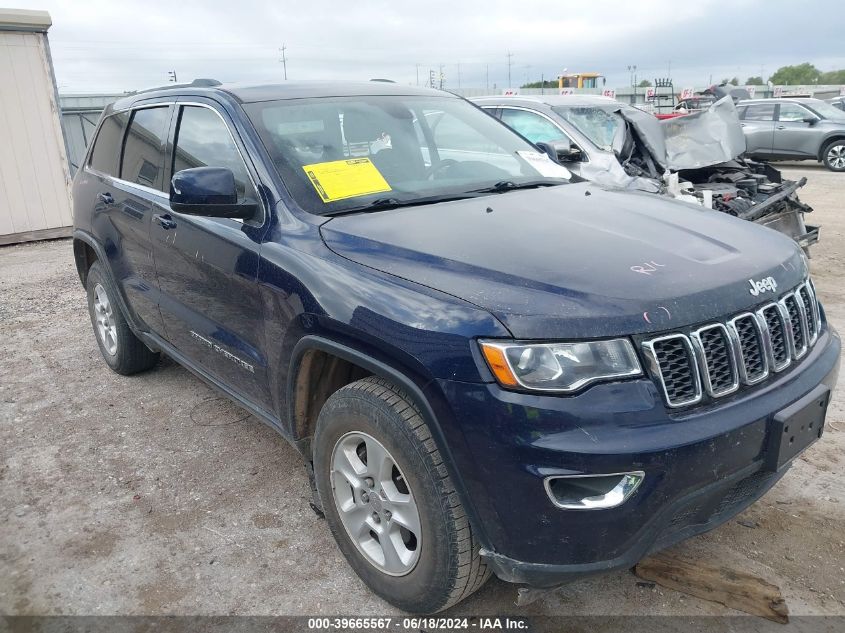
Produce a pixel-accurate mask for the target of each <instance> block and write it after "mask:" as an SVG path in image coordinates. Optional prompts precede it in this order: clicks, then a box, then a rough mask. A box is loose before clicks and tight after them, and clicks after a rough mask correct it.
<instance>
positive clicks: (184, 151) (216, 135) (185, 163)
mask: <svg viewBox="0 0 845 633" xmlns="http://www.w3.org/2000/svg"><path fill="white" fill-rule="evenodd" d="M193 167H226V168H228V169H231V170H232V173H233V174H234V175H235V186H236V187H237V189H238V200H243V199H245V198H250V199H252V200H255V199H257V195H256V193H255V190H254V189H253V187H252V182H250V179H249V173H248V172H247V170H246V165H245V164H244V161H243V159H242V158H241V155H240V154H239V153H238V148H237V146H236V145H235V142H234V141H233V140H232V135H231V134H230V133H229V128H228V127H227V126H226V124H225V123H224V122H223V119H221V118H220V117H219V116H218V115H217V113H216V112H215V111H213V110H211V109H209V108H203V107H200V106H182V112H181V114H180V116H179V127H178V128H177V130H176V146H175V148H174V150H173V173H174V174H175V173H176V172H177V171H182V170H183V169H191V168H193Z"/></svg>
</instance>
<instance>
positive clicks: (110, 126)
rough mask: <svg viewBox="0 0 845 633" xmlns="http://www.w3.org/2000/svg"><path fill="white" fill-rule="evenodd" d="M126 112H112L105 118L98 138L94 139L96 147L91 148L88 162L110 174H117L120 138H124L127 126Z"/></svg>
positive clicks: (94, 167) (93, 167) (92, 166)
mask: <svg viewBox="0 0 845 633" xmlns="http://www.w3.org/2000/svg"><path fill="white" fill-rule="evenodd" d="M126 118H127V116H126V113H124V112H120V113H118V114H112V115H111V116H108V117H106V118H105V119H104V120H103V124H102V125H101V126H100V131H99V133H98V134H97V138H96V139H95V140H94V149H93V150H91V159H90V160H89V162H88V164H89V165H90V166H91V168H92V169H96V170H97V171H100V172H102V173H104V174H108V175H109V176H116V175H117V173H118V171H117V160H118V158H119V156H120V140H121V138H123V128H124V127H125V126H126Z"/></svg>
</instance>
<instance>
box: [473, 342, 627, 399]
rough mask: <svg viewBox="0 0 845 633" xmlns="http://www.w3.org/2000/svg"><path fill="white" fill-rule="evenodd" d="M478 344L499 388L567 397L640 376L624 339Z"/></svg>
mask: <svg viewBox="0 0 845 633" xmlns="http://www.w3.org/2000/svg"><path fill="white" fill-rule="evenodd" d="M480 344H481V351H482V353H483V354H484V358H485V360H486V361H487V364H488V365H489V366H490V369H491V370H492V372H493V375H494V376H496V380H497V381H498V382H499V384H500V385H502V386H503V387H510V388H519V387H522V388H524V389H530V390H535V391H557V392H562V393H569V392H572V391H576V390H577V389H580V388H581V387H583V386H585V385H588V384H589V383H591V382H596V381H599V380H611V379H614V378H625V377H628V376H637V375H639V374H641V373H642V370H641V369H640V363H639V361H637V356H636V354H635V353H634V349H633V347H632V346H631V343H630V341H628V339H624V338H617V339H613V340H610V341H586V342H580V343H520V342H514V341H480Z"/></svg>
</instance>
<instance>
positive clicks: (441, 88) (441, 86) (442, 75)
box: [440, 64, 445, 90]
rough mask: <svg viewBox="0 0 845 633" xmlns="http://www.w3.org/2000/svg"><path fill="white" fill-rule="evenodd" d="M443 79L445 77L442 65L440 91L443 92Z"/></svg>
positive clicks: (441, 65)
mask: <svg viewBox="0 0 845 633" xmlns="http://www.w3.org/2000/svg"><path fill="white" fill-rule="evenodd" d="M443 77H445V75H444V74H443V64H440V90H443Z"/></svg>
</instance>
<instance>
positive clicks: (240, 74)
mask: <svg viewBox="0 0 845 633" xmlns="http://www.w3.org/2000/svg"><path fill="white" fill-rule="evenodd" d="M7 2H8V3H10V4H11V6H14V7H16V8H27V9H46V10H48V11H49V12H50V14H51V16H52V18H53V27H52V28H51V29H50V33H49V34H50V45H51V48H52V53H53V60H54V63H55V67H56V75H57V81H58V84H59V90H60V92H62V93H71V92H75V93H79V92H112V91H114V92H122V91H126V90H136V89H139V88H144V87H150V86H155V85H161V84H164V83H166V82H167V80H168V71H171V70H175V71H176V74H177V76H178V79H179V81H180V82H182V81H189V80H191V79H193V78H195V77H213V78H215V79H220V80H222V81H250V82H252V81H262V80H271V81H276V80H281V79H282V78H283V74H282V64H281V62H280V61H279V60H280V59H281V53H280V51H279V49H280V47H281V46H282V45H283V44H284V45H286V47H287V50H286V57H287V60H288V62H287V70H288V78H290V79H370V78H374V77H382V78H390V79H393V80H395V81H397V82H401V83H416V82H417V69H418V68H419V82H420V83H421V84H422V83H424V82H425V81H426V79H427V77H428V72H429V69H435V70H437V69H438V68H439V66H440V65H441V64H442V65H443V70H444V74H445V87H446V88H453V87H454V88H456V87H458V86H459V84H460V86H461V87H464V88H467V87H481V88H484V87H489V89H491V91H492V89H493V86H494V84H495V86H496V88H497V89H501V88H504V87H507V85H508V57H507V53H508V51H510V52H511V53H512V54H513V56H512V57H511V62H512V66H511V83H512V84H513V86H514V87H517V86H519V84H522V83H525V81H526V79H530V80H531V81H537V80H539V79H540V77H541V75H544V76H545V77H546V78H553V77H556V76H557V75H558V74H560V73H561V71H563V70H564V69H568V70H569V72H581V71H596V72H600V73H602V74H604V75H605V76H606V77H607V81H608V86H609V87H618V86H622V85H627V84H628V83H629V82H630V76H629V73H628V71H627V66H629V65H634V64H635V65H636V66H637V67H638V71H637V75H638V78H639V79H643V78H646V79H650V80H653V79H654V78H655V77H665V76H667V75H669V74H670V73H671V77H672V78H673V79H674V81H675V85H676V86H677V87H682V86H693V85H695V86H704V85H706V84H707V82H708V81H709V79H710V77H711V76H712V79H713V81H719V80H720V79H722V78H723V77H733V76H738V77H739V78H740V80H741V81H745V79H746V78H747V77H748V76H750V75H759V74H760V73H761V71H762V73H763V75H764V78H767V77H768V76H769V75H770V74H771V73H773V72H774V71H775V70H777V68H779V67H780V66H783V65H786V64H792V63H800V62H804V61H809V62H812V63H814V64H815V65H816V66H818V67H819V68H821V69H822V70H833V69H839V68H845V46H843V42H845V36H843V26H845V1H843V0H826V1H823V0H802V1H801V2H795V1H794V0H792V1H789V2H782V1H780V0H769V1H765V0H667V1H664V0H627V1H624V2H623V1H605V2H602V1H596V0H592V1H590V0H580V1H578V2H571V1H565V0H550V1H545V0H521V1H520V0H509V1H508V2H499V1H497V0H484V1H475V0H473V1H463V2H461V1H460V0H451V1H449V2H445V1H442V0H415V1H414V2H407V1H405V2H402V1H401V0H393V1H382V0H372V1H367V0H347V1H343V2H341V1H338V0H332V1H330V2H329V1H321V0H310V1H303V0H296V1H291V0H207V1H205V2H199V1H197V0H74V1H71V0H7ZM488 73H489V80H488Z"/></svg>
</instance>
